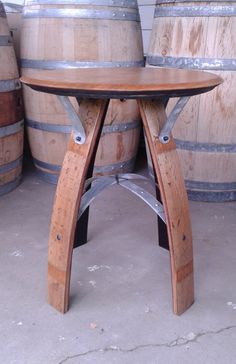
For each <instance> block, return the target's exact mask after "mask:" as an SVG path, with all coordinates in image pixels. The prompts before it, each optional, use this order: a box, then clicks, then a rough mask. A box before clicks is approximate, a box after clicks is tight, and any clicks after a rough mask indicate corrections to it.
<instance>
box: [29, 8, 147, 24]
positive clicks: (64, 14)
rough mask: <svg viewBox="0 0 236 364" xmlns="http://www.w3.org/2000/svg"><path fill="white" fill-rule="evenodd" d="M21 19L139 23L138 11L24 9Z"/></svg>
mask: <svg viewBox="0 0 236 364" xmlns="http://www.w3.org/2000/svg"><path fill="white" fill-rule="evenodd" d="M23 18H80V19H104V20H105V19H106V20H112V19H113V20H126V21H127V20H128V21H137V22H140V16H139V13H138V11H135V12H134V11H133V12H131V11H129V12H128V11H123V10H115V11H111V10H94V9H38V10H32V9H25V10H24V12H23Z"/></svg>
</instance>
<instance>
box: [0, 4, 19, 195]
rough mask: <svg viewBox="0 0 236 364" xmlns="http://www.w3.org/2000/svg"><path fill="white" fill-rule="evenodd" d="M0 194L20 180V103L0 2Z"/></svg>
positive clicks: (11, 52) (13, 56)
mask: <svg viewBox="0 0 236 364" xmlns="http://www.w3.org/2000/svg"><path fill="white" fill-rule="evenodd" d="M0 59H1V67H0V195H3V194H5V193H8V192H10V191H11V190H13V189H14V188H15V187H16V186H18V184H19V183H20V180H21V173H22V155H23V104H22V95H21V85H20V82H19V75H18V70H17V63H16V57H15V52H14V48H13V41H12V37H11V36H10V32H9V27H8V23H7V18H6V13H5V10H4V7H3V4H2V3H1V2H0Z"/></svg>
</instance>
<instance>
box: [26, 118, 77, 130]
mask: <svg viewBox="0 0 236 364" xmlns="http://www.w3.org/2000/svg"><path fill="white" fill-rule="evenodd" d="M25 121H26V125H27V126H28V127H30V128H33V129H36V130H42V131H47V132H50V133H62V134H70V133H71V130H72V127H71V125H60V124H49V123H42V122H40V121H35V120H32V119H28V118H26V119H25Z"/></svg>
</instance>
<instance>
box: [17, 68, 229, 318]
mask: <svg viewBox="0 0 236 364" xmlns="http://www.w3.org/2000/svg"><path fill="white" fill-rule="evenodd" d="M21 81H22V82H23V83H25V84H27V85H28V86H30V87H31V88H32V89H34V90H37V91H41V92H47V93H50V94H55V95H57V97H58V99H59V100H60V101H61V103H62V105H64V109H65V110H66V112H67V113H68V115H69V116H70V119H71V122H72V124H73V132H72V134H71V137H70V142H69V145H68V149H67V152H66V155H65V158H64V162H63V166H62V170H61V173H60V177H59V181H58V185H57V190H56V196H55V201H54V207H53V212H52V220H51V229H50V238H49V253H48V299H49V303H50V304H51V305H52V306H54V307H55V308H56V309H57V310H59V311H60V312H63V313H64V312H66V311H67V310H68V308H69V287H70V276H71V263H72V252H73V242H74V234H75V229H76V224H77V220H78V210H79V216H81V215H82V214H83V212H84V211H85V210H86V208H87V207H88V206H89V204H90V202H91V201H92V200H93V199H94V198H95V197H96V196H97V195H98V194H99V193H100V192H101V191H103V190H104V189H105V188H106V187H107V186H111V185H113V184H119V185H120V186H122V187H124V188H127V189H128V190H130V191H131V192H133V193H134V194H135V195H137V196H139V197H140V198H142V200H144V201H145V202H146V203H147V204H148V205H149V206H150V207H151V208H152V209H153V210H154V211H155V212H156V213H157V214H158V216H159V217H160V218H161V219H162V220H163V221H165V222H166V225H167V231H168V240H169V246H170V262H171V274H172V294H173V311H174V313H176V314H178V315H180V314H181V313H183V312H184V311H185V310H186V309H187V308H188V307H189V306H190V305H191V304H192V303H193V300H194V288H193V250H192V232H191V222H190V217H189V208H188V199H187V194H186V190H185V186H184V180H183V177H182V173H181V167H180V161H179V158H178V154H177V151H176V146H175V143H174V140H173V138H172V135H171V129H172V127H173V125H174V123H175V121H176V119H177V117H178V115H179V113H180V112H181V111H182V109H183V107H184V105H185V104H186V103H187V101H188V99H189V97H190V96H192V95H196V94H200V93H203V92H207V91H209V90H211V89H213V88H214V87H215V86H217V85H218V84H220V83H221V82H222V79H221V78H220V77H218V76H215V75H213V74H211V73H205V72H202V71H187V70H170V69H152V68H130V69H117V68H115V69H102V68H100V69H84V70H81V69H77V70H63V71H47V72H43V71H41V72H38V73H37V75H35V77H34V78H30V77H26V76H25V77H22V78H21ZM69 96H74V97H76V99H77V101H78V102H79V113H78V114H77V113H76V112H75V109H74V108H73V106H72V104H71V102H70V99H69V98H68V97H69ZM166 97H180V101H178V103H177V104H176V106H175V107H174V109H173V111H172V113H171V115H170V116H169V117H168V118H167V117H166V113H165V107H164V105H165V98H166ZM113 98H116V99H119V98H120V99H136V100H137V103H138V106H139V109H140V114H141V117H142V122H143V127H144V130H145V134H146V137H147V140H148V145H149V149H150V153H151V158H152V162H153V168H154V173H155V175H156V178H157V180H158V182H159V189H160V194H161V200H162V201H163V207H162V205H161V204H160V202H159V201H157V200H156V198H155V197H154V196H152V195H151V194H150V193H148V192H147V191H145V190H144V189H143V188H141V187H140V186H139V185H137V184H135V182H134V181H135V179H136V178H138V177H139V178H141V179H143V178H144V177H141V176H137V175H134V174H121V175H115V176H107V177H105V176H104V177H97V181H96V183H93V184H92V187H91V188H90V189H89V190H87V192H85V193H83V192H84V190H86V189H87V187H88V185H89V183H91V182H93V181H94V178H92V179H90V180H86V178H87V176H89V177H90V176H91V170H92V168H93V163H94V158H95V154H96V149H97V145H98V142H99V138H100V134H101V130H102V126H103V122H104V119H105V116H106V112H107V108H108V104H109V101H110V99H113Z"/></svg>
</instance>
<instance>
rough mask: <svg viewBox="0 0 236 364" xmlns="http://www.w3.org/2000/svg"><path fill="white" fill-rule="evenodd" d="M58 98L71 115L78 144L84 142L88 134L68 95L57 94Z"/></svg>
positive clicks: (74, 137) (75, 139)
mask: <svg viewBox="0 0 236 364" xmlns="http://www.w3.org/2000/svg"><path fill="white" fill-rule="evenodd" d="M57 98H58V100H59V101H60V103H61V104H62V106H63V108H64V110H65V112H66V114H67V116H68V117H69V119H70V121H71V124H72V127H73V134H74V135H73V139H74V142H75V143H76V144H84V143H85V140H86V134H85V130H84V126H83V122H82V120H81V119H80V117H79V115H78V114H77V112H76V111H75V109H74V106H73V105H72V103H71V101H70V99H69V97H68V96H60V95H57Z"/></svg>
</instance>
